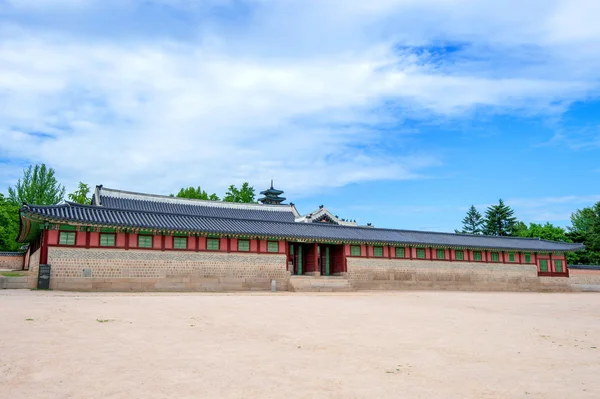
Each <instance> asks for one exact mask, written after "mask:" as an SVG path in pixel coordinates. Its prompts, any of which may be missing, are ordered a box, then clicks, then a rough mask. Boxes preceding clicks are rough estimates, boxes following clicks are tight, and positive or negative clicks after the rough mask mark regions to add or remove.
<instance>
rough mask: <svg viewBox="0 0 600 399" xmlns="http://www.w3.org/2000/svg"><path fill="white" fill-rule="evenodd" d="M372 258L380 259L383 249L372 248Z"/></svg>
mask: <svg viewBox="0 0 600 399" xmlns="http://www.w3.org/2000/svg"><path fill="white" fill-rule="evenodd" d="M373 256H377V257H382V256H383V247H373Z"/></svg>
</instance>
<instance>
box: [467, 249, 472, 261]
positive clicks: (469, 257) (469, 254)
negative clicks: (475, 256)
mask: <svg viewBox="0 0 600 399" xmlns="http://www.w3.org/2000/svg"><path fill="white" fill-rule="evenodd" d="M467 262H471V250H470V249H467Z"/></svg>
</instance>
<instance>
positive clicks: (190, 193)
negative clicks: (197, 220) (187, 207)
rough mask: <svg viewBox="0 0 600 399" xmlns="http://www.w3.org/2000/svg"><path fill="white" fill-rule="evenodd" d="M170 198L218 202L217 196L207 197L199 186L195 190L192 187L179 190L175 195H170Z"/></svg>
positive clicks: (213, 194)
mask: <svg viewBox="0 0 600 399" xmlns="http://www.w3.org/2000/svg"><path fill="white" fill-rule="evenodd" d="M171 197H177V198H191V199H200V200H211V201H219V197H218V196H217V194H215V193H212V194H210V195H208V193H207V192H206V191H204V190H202V189H201V188H200V186H198V187H196V188H194V187H187V188H182V189H181V190H179V192H178V193H177V195H173V194H171Z"/></svg>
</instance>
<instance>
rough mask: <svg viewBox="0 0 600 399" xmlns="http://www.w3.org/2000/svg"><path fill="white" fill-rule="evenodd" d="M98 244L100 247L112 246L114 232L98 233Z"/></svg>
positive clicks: (113, 243)
mask: <svg viewBox="0 0 600 399" xmlns="http://www.w3.org/2000/svg"><path fill="white" fill-rule="evenodd" d="M100 246H101V247H114V246H115V235H114V234H100Z"/></svg>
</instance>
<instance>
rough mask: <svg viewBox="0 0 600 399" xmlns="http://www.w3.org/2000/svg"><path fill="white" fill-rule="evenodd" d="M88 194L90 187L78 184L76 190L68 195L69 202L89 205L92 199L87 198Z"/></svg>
mask: <svg viewBox="0 0 600 399" xmlns="http://www.w3.org/2000/svg"><path fill="white" fill-rule="evenodd" d="M89 194H90V186H88V185H87V184H85V183H82V182H79V186H78V188H77V190H75V191H73V192H72V193H71V194H69V195H68V197H69V200H70V201H73V202H76V203H78V204H89V203H91V201H92V198H91V197H90V196H89Z"/></svg>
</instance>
